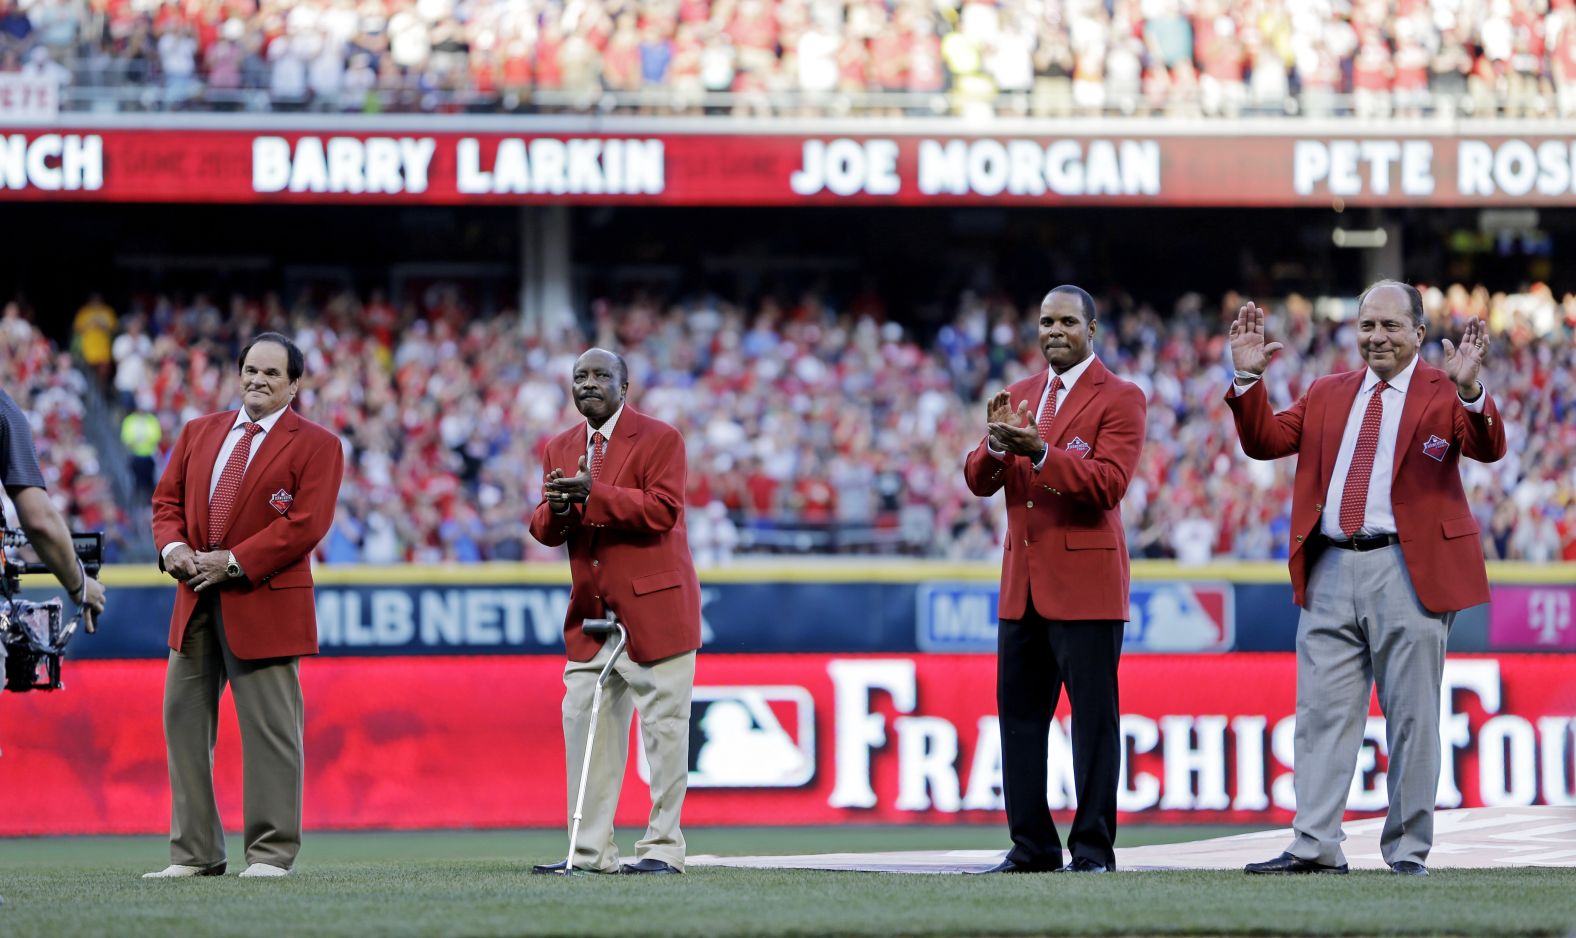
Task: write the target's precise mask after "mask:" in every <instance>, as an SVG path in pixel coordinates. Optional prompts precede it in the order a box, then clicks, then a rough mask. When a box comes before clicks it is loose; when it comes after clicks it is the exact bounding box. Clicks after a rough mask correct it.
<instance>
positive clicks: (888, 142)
mask: <svg viewBox="0 0 1576 938" xmlns="http://www.w3.org/2000/svg"><path fill="white" fill-rule="evenodd" d="M61 198H65V199H78V200H88V201H116V202H128V201H129V202H231V203H243V202H341V203H349V202H355V203H432V204H450V205H460V204H485V203H513V204H533V203H550V202H567V203H592V202H616V203H627V204H642V203H645V204H662V205H757V206H758V205H797V204H803V203H806V202H809V203H820V204H837V203H849V204H861V205H876V204H893V205H919V204H970V203H991V204H1020V205H1029V204H1091V205H1165V206H1182V205H1201V206H1252V207H1260V206H1263V207H1270V206H1296V205H1310V206H1329V205H1332V204H1343V203H1344V204H1347V205H1354V206H1367V205H1429V206H1471V205H1481V206H1491V207H1502V206H1506V205H1529V206H1536V205H1547V206H1555V205H1576V137H1565V136H1521V137H1506V136H1459V137H1458V136H1444V135H1440V136H1428V135H1416V134H1397V133H1385V132H1382V131H1381V132H1378V133H1374V132H1365V133H1362V134H1352V135H1348V136H1342V137H1331V136H1319V135H1297V134H1286V133H1275V134H1248V135H1238V136H1227V135H1220V134H1195V135H1187V134H1169V133H1164V132H1155V133H1152V134H1150V135H1132V134H1110V135H1092V134H1077V135H1067V136H1033V135H1031V136H1011V135H976V134H935V135H923V134H893V135H887V136H865V135H861V136H842V135H835V134H834V135H817V136H807V135H790V134H753V133H725V132H707V133H700V134H685V133H672V132H656V133H650V134H639V135H635V134H627V135H614V134H592V133H587V134H580V135H568V134H506V133H461V132H444V133H423V132H419V131H418V132H409V131H396V132H381V133H380V132H367V131H361V132H356V133H313V132H303V131H299V130H296V131H286V132H278V131H261V130H231V129H222V130H221V129H214V130H154V129H107V128H106V129H90V128H76V129H72V128H64V129H49V130H39V129H32V130H29V129H23V128H14V129H11V130H5V129H0V200H10V199H61Z"/></svg>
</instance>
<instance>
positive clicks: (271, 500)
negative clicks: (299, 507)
mask: <svg viewBox="0 0 1576 938" xmlns="http://www.w3.org/2000/svg"><path fill="white" fill-rule="evenodd" d="M294 501H295V496H294V495H291V494H290V493H289V492H286V491H285V490H284V489H280V490H279V491H277V492H275V493H274V494H272V495H270V496H268V504H270V505H272V506H274V511H277V512H279V513H280V514H284V513H285V512H287V511H289V510H290V503H291V502H294Z"/></svg>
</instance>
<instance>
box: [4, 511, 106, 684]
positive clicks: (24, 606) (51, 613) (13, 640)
mask: <svg viewBox="0 0 1576 938" xmlns="http://www.w3.org/2000/svg"><path fill="white" fill-rule="evenodd" d="M71 545H72V548H73V549H74V550H75V551H76V555H77V559H78V560H80V561H82V569H83V572H84V575H86V576H92V577H96V576H98V572H99V568H100V567H101V566H102V565H103V563H104V534H103V532H93V533H82V532H78V531H73V532H71ZM27 546H28V540H27V535H26V534H25V533H24V532H22V531H19V530H16V529H14V528H5V529H4V530H3V531H0V644H3V645H4V654H3V655H0V660H4V662H5V689H6V690H8V691H29V690H58V689H60V687H61V686H62V685H61V683H60V659H61V656H62V655H63V654H64V653H65V650H66V645H67V643H69V642H70V641H71V638H72V636H73V635H75V634H76V632H77V627H78V626H79V625H81V624H82V616H83V610H82V609H78V610H77V611H76V614H75V615H73V616H72V617H71V618H69V619H67V618H66V616H65V604H64V603H62V602H61V601H60V599H59V597H56V598H54V599H51V600H49V601H47V602H32V601H30V600H26V599H22V598H20V593H21V589H22V577H23V576H24V575H26V574H29V573H48V572H49V568H47V567H45V566H44V565H43V564H42V563H40V562H38V561H36V560H32V561H30V560H25V559H23V558H22V556H21V549H22V548H24V547H27Z"/></svg>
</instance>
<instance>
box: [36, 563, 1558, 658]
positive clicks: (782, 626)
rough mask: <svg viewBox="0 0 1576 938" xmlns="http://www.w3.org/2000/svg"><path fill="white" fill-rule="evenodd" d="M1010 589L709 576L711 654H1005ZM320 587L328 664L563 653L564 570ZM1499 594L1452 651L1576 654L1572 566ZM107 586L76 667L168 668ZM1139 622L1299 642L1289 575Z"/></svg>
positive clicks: (916, 576)
mask: <svg viewBox="0 0 1576 938" xmlns="http://www.w3.org/2000/svg"><path fill="white" fill-rule="evenodd" d="M998 575H999V574H998V568H997V567H996V566H994V565H989V564H948V563H931V562H925V561H908V562H901V561H899V562H883V563H861V562H837V563H808V564H792V563H788V564H770V565H756V564H750V565H740V566H735V567H725V568H719V569H711V570H703V571H701V587H702V616H703V619H704V622H703V634H704V637H705V641H706V647H707V650H708V651H709V652H711V653H729V654H735V653H777V652H790V653H796V652H840V653H841V652H903V653H908V652H958V653H986V654H988V653H994V651H995V648H996V594H997V589H996V584H997V577H998ZM316 576H317V581H318V589H317V608H318V623H319V633H320V636H321V640H322V645H323V654H324V655H325V656H327V657H339V656H357V657H367V656H384V655H475V654H489V655H490V654H506V655H513V654H548V655H558V654H560V653H561V652H562V650H563V638H562V627H563V617H564V610H565V609H566V608H567V607H568V604H569V568H568V565H567V564H478V565H474V566H465V567H448V568H445V567H403V566H402V567H331V568H323V569H319V570H318V571H317V574H316ZM36 579H37V578H35V581H36ZM1491 579H1492V580H1493V584H1494V601H1493V602H1492V603H1490V604H1489V605H1486V606H1479V607H1475V608H1473V609H1468V610H1465V611H1463V612H1462V613H1461V614H1460V615H1459V616H1458V617H1457V620H1456V624H1455V626H1454V627H1453V629H1452V632H1451V645H1450V647H1451V650H1452V651H1454V652H1489V651H1559V650H1576V627H1573V625H1572V618H1573V616H1572V606H1573V605H1576V565H1566V566H1533V565H1526V564H1494V565H1491ZM104 581H105V583H106V585H107V586H108V587H109V588H110V589H111V590H112V594H113V596H112V603H111V609H110V615H109V617H108V618H106V620H105V623H104V626H105V627H104V628H103V629H102V630H100V633H99V634H98V635H96V636H93V637H92V638H85V639H83V640H81V641H79V642H77V643H76V644H75V645H74V646H73V647H72V650H71V651H72V654H73V655H74V656H77V657H82V658H114V659H124V658H148V657H163V655H164V653H165V641H166V635H167V632H166V630H167V627H168V623H169V618H170V610H171V609H172V608H173V605H174V596H175V593H174V590H173V588H172V586H171V584H170V580H169V579H168V578H167V577H165V576H163V575H161V574H159V573H158V572H157V571H155V570H151V569H148V568H145V567H119V568H111V569H109V570H106V571H105V575H104ZM41 595H45V594H41ZM1131 608H1132V617H1133V618H1132V621H1131V622H1130V623H1129V625H1128V630H1127V637H1126V641H1125V645H1124V651H1126V652H1128V653H1145V652H1164V653H1195V652H1206V653H1216V652H1223V651H1290V650H1291V649H1292V645H1293V641H1294V639H1295V635H1296V626H1297V610H1296V607H1295V606H1293V605H1292V599H1291V586H1290V584H1289V582H1288V580H1287V576H1286V567H1285V565H1284V564H1283V563H1279V562H1274V563H1240V564H1219V565H1212V566H1208V567H1186V566H1181V565H1178V564H1175V563H1168V562H1156V561H1135V562H1134V564H1133V588H1132V606H1131Z"/></svg>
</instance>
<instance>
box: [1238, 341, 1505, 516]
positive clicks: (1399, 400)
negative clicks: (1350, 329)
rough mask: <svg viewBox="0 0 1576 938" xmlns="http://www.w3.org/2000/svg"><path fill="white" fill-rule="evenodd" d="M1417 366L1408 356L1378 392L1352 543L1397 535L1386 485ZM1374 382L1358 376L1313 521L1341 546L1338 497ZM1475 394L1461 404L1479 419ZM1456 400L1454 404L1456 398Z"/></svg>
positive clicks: (1242, 386)
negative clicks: (1363, 497)
mask: <svg viewBox="0 0 1576 938" xmlns="http://www.w3.org/2000/svg"><path fill="white" fill-rule="evenodd" d="M1417 362H1418V357H1417V356H1413V358H1412V362H1411V364H1409V365H1407V366H1406V367H1405V368H1403V369H1401V373H1400V374H1398V375H1396V376H1395V377H1394V378H1391V379H1390V381H1389V385H1390V387H1389V389H1388V390H1386V391H1385V392H1384V399H1383V405H1384V409H1383V410H1382V411H1381V414H1380V419H1379V447H1378V449H1376V450H1375V451H1374V465H1373V474H1372V476H1370V478H1369V481H1368V502H1367V504H1366V505H1365V506H1364V509H1363V526H1362V527H1360V528H1358V529H1357V535H1356V536H1357V537H1373V536H1376V535H1380V534H1396V533H1398V532H1397V531H1396V525H1395V505H1394V504H1393V503H1392V502H1391V500H1390V480H1391V479H1392V478H1393V476H1394V472H1393V470H1394V468H1395V444H1396V437H1397V436H1398V435H1399V434H1400V432H1401V410H1402V408H1403V407H1405V406H1406V394H1407V391H1408V390H1409V389H1410V388H1411V386H1412V376H1413V375H1414V374H1415V373H1416V372H1417ZM1380 380H1381V379H1380V377H1379V376H1378V375H1376V374H1374V372H1373V369H1372V368H1370V369H1368V371H1367V372H1365V373H1364V374H1363V383H1362V386H1361V387H1360V388H1359V389H1358V391H1357V399H1356V400H1355V401H1353V402H1352V410H1351V413H1349V414H1347V415H1346V429H1345V430H1344V431H1343V432H1342V433H1341V448H1340V450H1339V451H1338V452H1337V454H1336V457H1335V470H1334V472H1333V473H1332V474H1331V476H1330V487H1329V488H1328V489H1327V490H1325V493H1324V512H1323V514H1322V515H1321V517H1320V519H1319V530H1320V531H1321V532H1322V533H1323V534H1324V536H1325V537H1327V538H1329V539H1330V540H1332V541H1344V540H1346V532H1344V531H1342V530H1341V496H1342V495H1344V494H1345V492H1346V476H1347V473H1348V471H1349V470H1350V469H1351V467H1352V457H1353V456H1354V455H1356V452H1357V436H1358V434H1359V433H1360V432H1362V427H1363V414H1364V413H1366V412H1367V410H1368V401H1369V400H1370V399H1371V398H1372V397H1373V394H1374V389H1375V388H1377V387H1378V386H1379V381H1380ZM1253 384H1254V382H1252V381H1249V382H1246V383H1243V382H1242V381H1240V380H1239V381H1238V382H1237V383H1236V385H1235V387H1234V389H1233V393H1234V394H1237V395H1241V394H1243V393H1244V392H1246V391H1247V390H1248V388H1251V387H1253ZM1478 391H1479V393H1478V396H1477V400H1475V401H1472V402H1471V403H1467V402H1466V401H1462V402H1461V404H1462V406H1464V407H1465V408H1466V409H1467V410H1469V411H1471V412H1472V413H1474V414H1481V413H1482V412H1483V403H1484V402H1485V401H1487V400H1488V389H1487V388H1485V387H1484V386H1483V384H1482V383H1481V382H1479V383H1478ZM1457 396H1458V398H1459V392H1458V393H1457Z"/></svg>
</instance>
